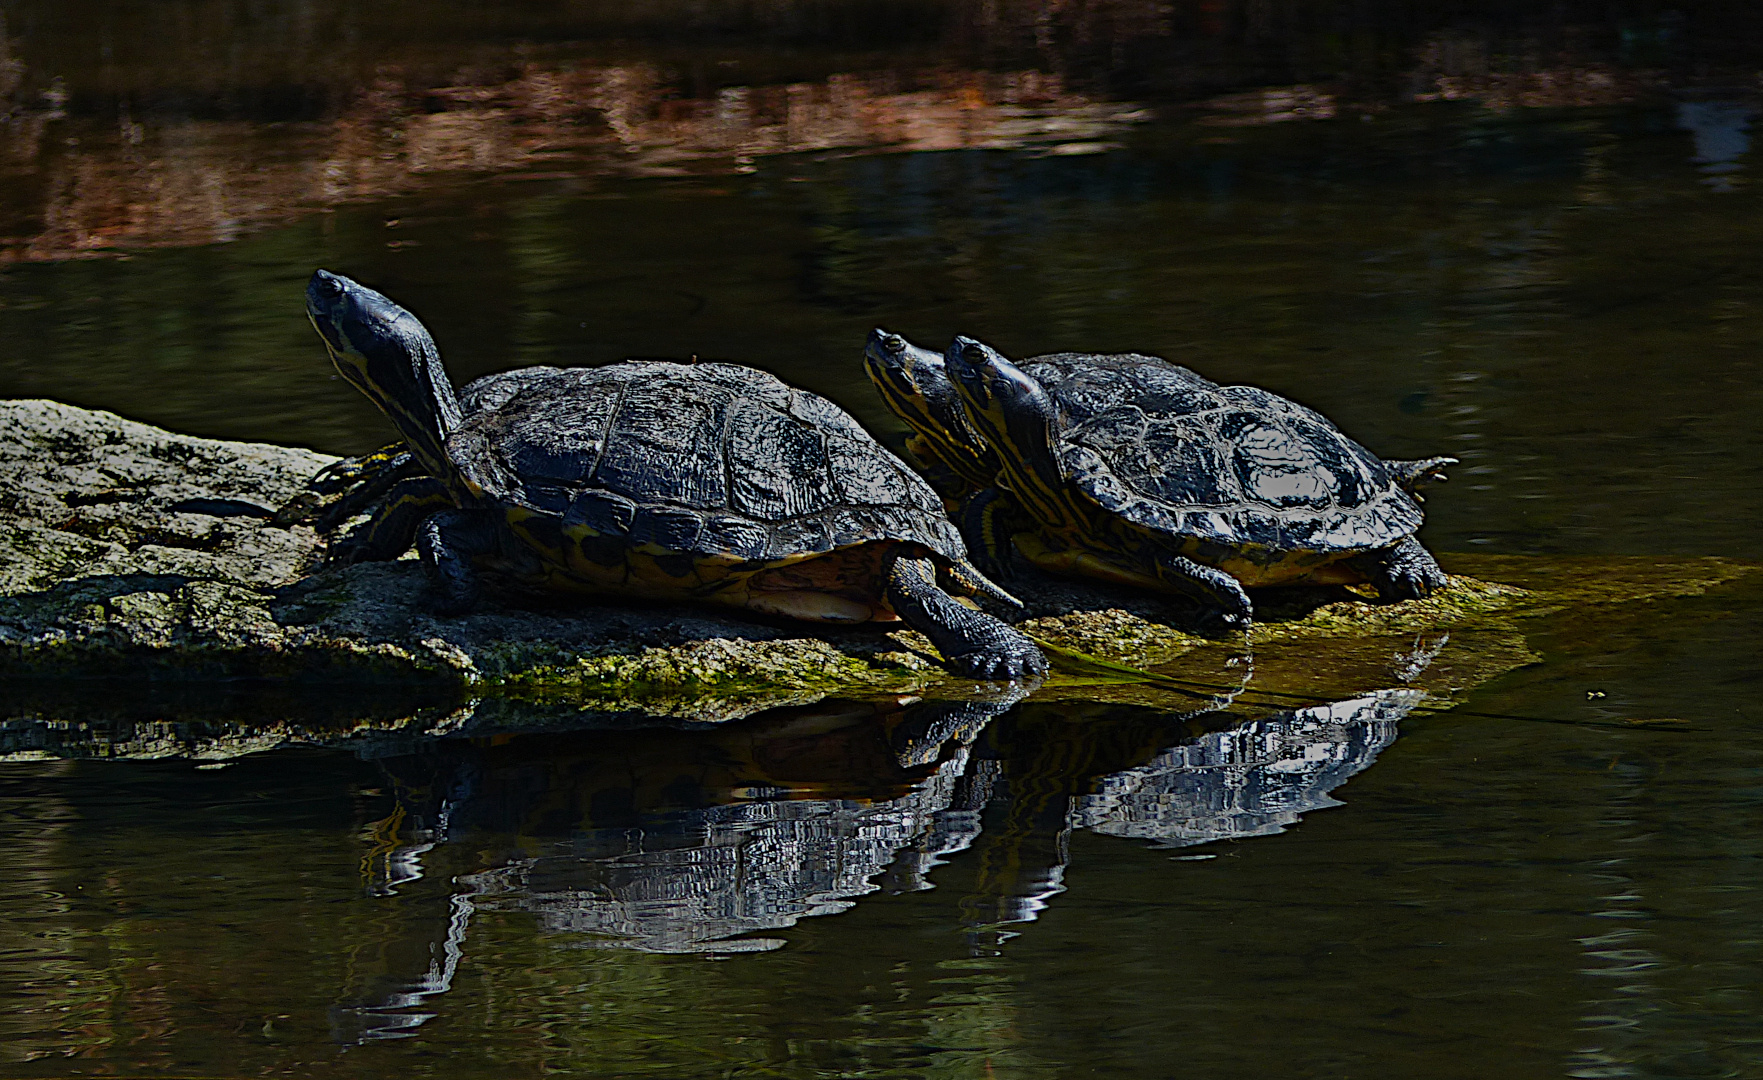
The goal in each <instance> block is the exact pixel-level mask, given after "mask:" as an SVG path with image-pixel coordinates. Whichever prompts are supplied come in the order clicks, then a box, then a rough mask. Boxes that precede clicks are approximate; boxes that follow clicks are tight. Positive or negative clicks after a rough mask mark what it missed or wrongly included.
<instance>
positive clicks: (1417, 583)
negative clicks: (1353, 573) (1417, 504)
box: [1351, 536, 1449, 603]
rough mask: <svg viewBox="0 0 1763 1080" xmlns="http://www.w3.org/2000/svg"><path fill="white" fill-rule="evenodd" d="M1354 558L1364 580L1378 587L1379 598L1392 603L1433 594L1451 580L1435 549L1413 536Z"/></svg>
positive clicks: (1355, 566)
mask: <svg viewBox="0 0 1763 1080" xmlns="http://www.w3.org/2000/svg"><path fill="white" fill-rule="evenodd" d="M1351 561H1352V565H1353V567H1354V568H1355V569H1356V570H1358V571H1359V572H1360V573H1362V574H1364V575H1365V580H1366V581H1368V582H1370V583H1371V584H1372V585H1375V586H1376V587H1377V595H1378V598H1379V599H1380V600H1384V601H1387V602H1391V603H1394V602H1395V601H1398V600H1418V599H1420V598H1421V597H1423V596H1431V595H1432V594H1433V592H1434V591H1435V590H1437V589H1442V588H1444V587H1445V584H1446V582H1447V581H1449V578H1448V577H1446V575H1445V572H1444V570H1443V569H1441V568H1440V567H1439V564H1438V560H1436V559H1434V558H1433V557H1432V552H1430V551H1428V550H1426V548H1425V547H1423V546H1422V545H1421V543H1420V541H1419V540H1416V539H1415V538H1414V537H1412V536H1409V537H1404V538H1403V539H1402V540H1401V542H1399V543H1397V544H1393V545H1391V546H1390V547H1387V548H1379V549H1378V550H1376V551H1368V552H1366V553H1365V554H1363V555H1355V556H1354V557H1353V559H1352V560H1351Z"/></svg>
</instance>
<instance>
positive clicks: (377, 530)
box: [325, 476, 453, 566]
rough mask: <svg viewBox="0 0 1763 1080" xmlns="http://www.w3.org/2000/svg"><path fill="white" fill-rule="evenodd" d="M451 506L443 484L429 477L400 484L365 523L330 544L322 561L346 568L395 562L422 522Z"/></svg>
mask: <svg viewBox="0 0 1763 1080" xmlns="http://www.w3.org/2000/svg"><path fill="white" fill-rule="evenodd" d="M452 505H453V496H452V495H451V494H450V493H449V492H448V491H447V485H446V484H444V483H442V482H441V481H439V480H436V479H435V478H434V477H432V476H415V477H411V478H410V479H408V480H403V481H400V482H399V483H397V484H394V485H393V486H392V489H391V491H389V492H387V493H386V501H385V502H384V503H383V504H382V505H381V506H380V508H379V509H378V510H377V511H375V512H374V515H373V517H371V518H369V519H368V521H367V523H366V524H364V525H362V526H361V527H360V528H359V529H356V530H355V531H354V532H352V533H350V534H349V535H348V536H346V537H343V538H342V539H341V540H338V541H337V542H336V543H334V544H332V545H331V547H330V551H329V552H328V553H327V554H326V560H325V561H327V562H330V563H333V564H341V565H344V566H347V565H350V564H351V563H358V562H386V561H388V560H391V559H396V558H397V557H398V556H400V555H402V554H404V553H405V552H406V551H409V550H410V543H411V541H412V540H414V539H415V537H416V530H417V528H418V526H420V525H421V524H422V522H423V519H425V518H427V517H428V516H429V515H431V514H433V513H434V512H435V511H437V510H445V509H447V508H448V507H450V506H452Z"/></svg>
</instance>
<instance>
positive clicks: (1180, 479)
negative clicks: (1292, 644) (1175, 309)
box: [864, 330, 1455, 626]
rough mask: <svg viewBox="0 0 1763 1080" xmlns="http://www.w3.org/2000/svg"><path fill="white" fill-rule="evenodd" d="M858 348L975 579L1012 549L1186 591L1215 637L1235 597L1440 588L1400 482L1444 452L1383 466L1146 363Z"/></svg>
mask: <svg viewBox="0 0 1763 1080" xmlns="http://www.w3.org/2000/svg"><path fill="white" fill-rule="evenodd" d="M864 355H865V362H866V366H867V368H868V370H869V373H870V377H871V379H872V380H873V381H874V382H875V383H876V385H877V386H878V388H880V389H881V392H882V396H883V398H884V399H885V400H886V401H887V402H888V404H889V405H890V407H892V408H893V409H894V411H895V412H896V413H898V414H899V415H900V417H901V418H902V419H903V420H905V421H906V422H907V424H908V425H910V426H911V427H912V428H913V441H912V442H911V443H910V444H909V447H910V449H911V451H912V453H913V455H914V456H915V457H918V458H920V459H923V460H925V461H926V462H927V463H928V464H930V465H931V466H932V468H933V469H938V470H941V471H942V472H944V473H945V474H947V475H949V476H953V477H955V478H957V480H956V481H955V482H952V483H946V484H945V485H944V486H943V488H942V492H943V494H944V497H945V499H946V500H950V501H958V502H959V503H960V508H959V511H958V512H959V514H960V519H961V522H962V526H963V529H964V530H965V531H966V533H967V535H968V539H969V543H970V544H971V545H972V546H973V547H974V548H976V549H978V551H979V553H980V556H981V564H982V566H986V567H987V568H1001V567H1002V566H1003V565H1006V562H1007V557H1008V552H1009V548H1010V546H1011V545H1012V543H1013V544H1014V546H1015V548H1016V549H1017V550H1018V551H1020V552H1021V553H1022V554H1023V556H1024V557H1026V558H1027V559H1028V560H1029V561H1030V562H1032V563H1034V564H1036V565H1038V566H1040V567H1042V568H1044V569H1047V570H1052V571H1055V572H1059V573H1065V574H1076V575H1080V576H1086V577H1096V578H1101V579H1104V580H1109V581H1115V582H1119V583H1123V584H1130V585H1134V586H1138V587H1144V588H1152V589H1156V590H1159V591H1162V592H1172V593H1178V594H1183V595H1187V596H1190V597H1193V598H1195V599H1197V600H1199V601H1201V602H1202V603H1203V604H1205V605H1207V606H1208V607H1209V608H1210V609H1212V610H1213V611H1214V612H1216V614H1217V615H1218V616H1219V617H1220V618H1221V619H1222V621H1223V622H1224V623H1225V624H1226V625H1227V626H1244V625H1247V623H1248V621H1249V619H1250V617H1251V615H1252V606H1251V604H1250V601H1249V598H1248V596H1247V594H1246V593H1245V592H1244V591H1243V587H1244V586H1250V587H1259V586H1268V585H1283V584H1299V583H1303V584H1354V583H1359V582H1370V583H1371V584H1373V585H1375V586H1376V587H1377V590H1378V593H1379V595H1380V596H1381V597H1383V598H1384V599H1386V600H1401V599H1409V598H1413V597H1420V596H1426V595H1428V594H1429V593H1431V592H1432V591H1433V590H1434V589H1436V588H1438V587H1439V586H1441V585H1443V584H1444V582H1445V575H1444V572H1443V571H1442V570H1440V569H1439V567H1438V564H1437V563H1436V562H1435V561H1434V560H1433V558H1432V556H1431V554H1429V553H1428V552H1427V551H1426V549H1425V548H1423V547H1422V546H1421V545H1420V542H1419V541H1418V540H1416V539H1415V537H1414V533H1415V531H1416V530H1417V529H1418V528H1419V527H1420V524H1421V511H1420V505H1419V502H1418V496H1417V494H1416V492H1415V489H1416V488H1417V487H1418V486H1419V485H1420V484H1422V483H1425V482H1428V481H1436V480H1442V479H1444V475H1443V469H1444V468H1445V467H1446V466H1447V465H1451V464H1455V459H1453V458H1444V457H1440V458H1428V459H1425V460H1423V461H1391V462H1386V461H1383V460H1381V459H1379V458H1378V457H1376V456H1375V455H1373V454H1372V453H1371V452H1370V451H1368V450H1366V449H1365V448H1364V447H1362V446H1360V445H1359V444H1358V443H1355V442H1353V441H1352V440H1351V439H1348V438H1347V437H1346V436H1345V435H1343V434H1341V432H1340V431H1339V430H1338V429H1337V428H1336V427H1335V426H1334V425H1333V424H1332V423H1330V422H1329V421H1328V420H1327V419H1326V418H1325V417H1323V416H1320V415H1319V414H1317V413H1315V412H1312V411H1311V410H1309V409H1306V408H1304V407H1303V406H1301V405H1297V404H1295V403H1293V402H1290V401H1287V400H1286V399H1284V398H1282V397H1280V396H1278V395H1277V394H1272V393H1269V392H1268V391H1266V390H1261V389H1258V388H1256V387H1250V386H1219V385H1217V384H1216V383H1213V382H1212V381H1210V380H1208V379H1206V378H1204V377H1202V376H1200V375H1198V374H1196V373H1194V372H1193V371H1190V370H1188V369H1187V368H1183V367H1179V366H1177V365H1175V364H1171V363H1169V362H1168V361H1165V360H1161V359H1158V358H1156V357H1151V356H1142V355H1138V354H1122V355H1114V356H1103V355H1094V354H1086V353H1057V354H1052V355H1048V356H1041V357H1035V358H1033V359H1031V360H1028V361H1025V362H1023V363H1022V364H1021V365H1017V364H1014V363H1012V362H1010V361H1009V360H1007V359H1005V358H1004V357H1002V356H1000V355H999V354H998V353H997V352H996V351H995V350H993V349H991V348H989V347H987V346H986V345H983V344H981V343H980V342H978V341H974V340H973V339H971V338H964V337H958V338H956V339H955V343H954V344H953V345H951V346H950V347H949V350H948V351H947V352H946V353H944V354H943V355H942V356H937V354H935V353H931V352H929V351H928V350H924V349H919V348H916V347H914V346H912V345H911V344H910V343H908V342H906V341H905V340H904V339H903V338H900V337H899V336H898V335H896V334H888V333H886V332H885V331H880V330H877V331H876V332H874V333H873V334H871V335H870V340H869V343H868V346H867V347H866V349H865V354H864ZM951 401H952V402H953V403H955V404H958V405H959V407H960V409H959V413H956V412H955V411H954V409H953V408H951V405H950V403H951ZM988 478H989V482H988ZM994 572H997V570H996V569H994Z"/></svg>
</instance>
